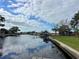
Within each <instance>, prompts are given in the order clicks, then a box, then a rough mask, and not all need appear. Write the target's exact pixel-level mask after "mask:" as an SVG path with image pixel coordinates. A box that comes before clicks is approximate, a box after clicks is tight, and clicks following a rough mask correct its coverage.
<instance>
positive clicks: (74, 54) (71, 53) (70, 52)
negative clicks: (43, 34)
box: [49, 37, 79, 59]
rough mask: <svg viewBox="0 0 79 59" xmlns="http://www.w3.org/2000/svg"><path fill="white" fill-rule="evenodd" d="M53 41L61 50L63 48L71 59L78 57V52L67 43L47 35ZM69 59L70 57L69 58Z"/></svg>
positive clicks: (77, 58) (78, 58)
mask: <svg viewBox="0 0 79 59" xmlns="http://www.w3.org/2000/svg"><path fill="white" fill-rule="evenodd" d="M49 38H50V40H51V41H53V43H54V44H55V45H56V46H58V47H59V48H60V49H61V50H63V51H64V52H65V53H66V54H67V55H68V56H69V57H71V59H79V52H78V51H76V50H75V49H73V48H71V47H69V46H68V45H66V44H64V43H62V42H60V41H58V40H56V39H53V38H52V37H49ZM69 59H70V58H69Z"/></svg>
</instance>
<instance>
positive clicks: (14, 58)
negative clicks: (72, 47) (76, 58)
mask: <svg viewBox="0 0 79 59" xmlns="http://www.w3.org/2000/svg"><path fill="white" fill-rule="evenodd" d="M1 48H2V49H1ZM0 50H1V52H2V56H1V57H0V59H66V58H65V56H64V54H63V53H62V52H61V51H60V50H59V49H58V48H57V47H56V46H55V45H54V44H53V43H51V42H50V41H49V42H48V43H46V42H44V41H43V39H41V38H40V37H38V36H30V35H20V36H13V37H6V38H5V39H3V38H0Z"/></svg>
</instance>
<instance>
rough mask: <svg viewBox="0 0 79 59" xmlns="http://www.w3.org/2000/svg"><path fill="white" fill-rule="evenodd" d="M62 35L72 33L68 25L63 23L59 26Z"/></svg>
mask: <svg viewBox="0 0 79 59" xmlns="http://www.w3.org/2000/svg"><path fill="white" fill-rule="evenodd" d="M59 34H60V35H70V28H69V26H68V25H62V26H60V28H59Z"/></svg>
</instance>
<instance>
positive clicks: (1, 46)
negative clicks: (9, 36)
mask: <svg viewBox="0 0 79 59" xmlns="http://www.w3.org/2000/svg"><path fill="white" fill-rule="evenodd" d="M4 40H5V38H0V50H2V48H3V44H4ZM1 55H2V53H1V51H0V56H1Z"/></svg>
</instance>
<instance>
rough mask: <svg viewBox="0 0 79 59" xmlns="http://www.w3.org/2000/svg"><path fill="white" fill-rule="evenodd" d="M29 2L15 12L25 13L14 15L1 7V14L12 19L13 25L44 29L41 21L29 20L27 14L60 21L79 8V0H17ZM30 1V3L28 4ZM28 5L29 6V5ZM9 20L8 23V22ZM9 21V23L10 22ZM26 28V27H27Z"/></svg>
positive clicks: (51, 20)
mask: <svg viewBox="0 0 79 59" xmlns="http://www.w3.org/2000/svg"><path fill="white" fill-rule="evenodd" d="M17 1H23V2H26V1H27V3H26V4H25V5H24V7H21V8H18V9H17V10H15V12H19V13H22V14H23V15H17V16H16V15H12V14H10V13H8V12H7V11H5V10H3V9H2V8H1V9H0V14H1V15H3V16H5V18H6V19H7V20H8V21H10V22H11V23H12V24H11V26H12V25H18V26H19V25H20V26H21V25H22V26H21V27H22V28H23V27H26V28H29V29H34V30H38V29H40V30H41V29H42V27H41V26H40V23H39V22H37V21H34V20H28V19H27V15H29V14H36V15H38V16H40V17H42V18H44V20H46V21H49V22H54V23H58V22H59V21H60V20H61V19H67V18H68V19H70V18H72V16H73V15H74V13H75V12H76V11H77V10H79V6H78V5H79V0H17ZM10 2H11V1H10ZM28 3H29V4H28ZM20 5H21V3H18V4H12V5H10V6H8V7H18V6H20ZM27 6H28V7H27ZM8 21H7V23H8ZM10 22H9V23H10ZM26 28H24V29H26Z"/></svg>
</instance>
